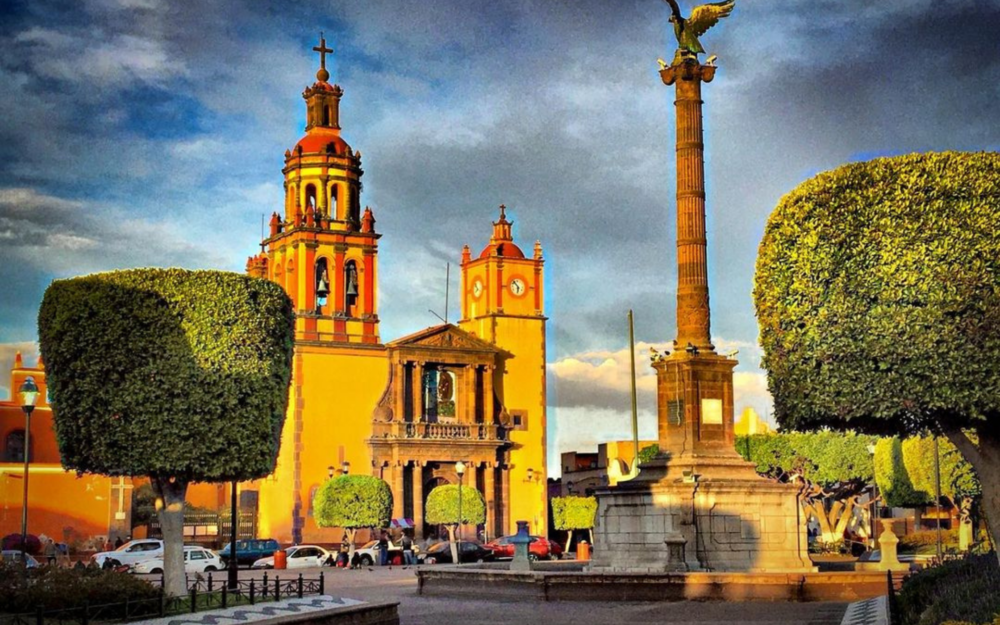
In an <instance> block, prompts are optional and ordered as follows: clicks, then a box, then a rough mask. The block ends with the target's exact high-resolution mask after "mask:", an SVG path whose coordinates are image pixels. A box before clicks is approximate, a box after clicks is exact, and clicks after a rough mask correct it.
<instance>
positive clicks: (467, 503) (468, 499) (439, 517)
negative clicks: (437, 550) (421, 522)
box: [424, 484, 486, 564]
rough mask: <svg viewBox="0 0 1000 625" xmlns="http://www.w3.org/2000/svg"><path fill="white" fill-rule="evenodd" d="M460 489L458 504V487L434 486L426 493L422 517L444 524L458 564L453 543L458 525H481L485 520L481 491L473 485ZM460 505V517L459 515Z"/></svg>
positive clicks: (452, 552)
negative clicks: (460, 502)
mask: <svg viewBox="0 0 1000 625" xmlns="http://www.w3.org/2000/svg"><path fill="white" fill-rule="evenodd" d="M461 491H462V505H461V506H459V505H458V492H459V488H458V486H457V485H455V484H444V485H442V486H438V487H436V488H435V489H434V490H432V491H431V492H430V494H428V495H427V503H426V507H425V508H424V518H425V519H426V520H427V522H428V523H432V524H435V525H444V526H446V527H447V528H448V536H449V542H451V555H452V558H453V561H454V562H455V564H458V548H457V547H456V544H455V533H456V531H457V530H458V526H459V525H481V524H483V523H485V522H486V500H484V499H483V495H482V493H480V492H479V491H478V490H476V489H475V488H473V487H469V486H466V487H464V488H462V489H461ZM459 507H461V509H462V510H461V517H460V516H459Z"/></svg>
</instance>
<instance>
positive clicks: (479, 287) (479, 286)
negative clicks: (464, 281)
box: [472, 280, 483, 297]
mask: <svg viewBox="0 0 1000 625" xmlns="http://www.w3.org/2000/svg"><path fill="white" fill-rule="evenodd" d="M482 294H483V283H482V281H481V280H476V281H475V282H473V283H472V296H473V297H479V296H480V295H482Z"/></svg>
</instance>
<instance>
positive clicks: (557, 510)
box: [552, 447, 648, 530]
mask: <svg viewBox="0 0 1000 625" xmlns="http://www.w3.org/2000/svg"><path fill="white" fill-rule="evenodd" d="M647 449H648V447H647ZM641 453H642V452H641V451H640V454H641ZM595 518H597V498H596V497H574V496H570V497H553V498H552V519H553V522H554V523H555V527H556V529H557V530H589V529H591V528H592V527H594V519H595Z"/></svg>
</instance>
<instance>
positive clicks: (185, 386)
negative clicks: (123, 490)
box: [38, 269, 294, 594]
mask: <svg viewBox="0 0 1000 625" xmlns="http://www.w3.org/2000/svg"><path fill="white" fill-rule="evenodd" d="M293 323H294V315H293V312H292V305H291V301H290V300H289V299H288V297H287V296H286V295H285V293H284V292H283V291H282V290H281V288H280V287H278V286H277V285H275V284H273V283H271V282H267V281H264V280H258V279H255V278H248V277H245V276H241V275H238V274H234V273H223V272H216V271H184V270H180V269H133V270H128V271H116V272H111V273H104V274H97V275H91V276H85V277H81V278H73V279H69V280H58V281H56V282H53V283H52V285H51V286H49V288H48V289H47V290H46V292H45V298H44V299H43V301H42V306H41V310H40V311H39V314H38V330H39V339H40V342H41V352H42V355H43V356H44V358H45V365H46V374H47V381H48V384H49V387H48V388H49V393H50V396H51V399H52V408H53V415H54V418H55V429H56V438H57V440H58V443H59V451H60V454H61V456H62V463H63V466H64V467H65V468H67V469H70V470H76V471H80V472H87V473H100V474H103V475H128V476H147V477H149V479H150V483H151V485H152V486H153V490H154V492H155V494H156V512H157V515H158V517H159V519H160V523H161V525H162V528H163V538H164V543H165V553H164V571H165V573H166V589H167V592H169V593H171V594H179V593H183V592H185V590H186V587H185V583H184V561H183V548H182V531H183V522H184V497H185V493H186V491H187V486H188V484H189V483H191V482H194V481H199V482H203V481H208V482H214V481H219V482H222V481H231V480H249V479H257V478H261V477H264V476H266V475H268V474H270V473H271V472H272V471H273V470H274V466H275V461H276V458H277V455H278V447H279V444H280V440H281V426H282V423H283V422H284V418H285V409H286V406H287V402H288V383H289V379H290V376H291V358H292V345H293V343H292V341H293Z"/></svg>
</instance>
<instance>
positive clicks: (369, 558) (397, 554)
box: [354, 540, 420, 566]
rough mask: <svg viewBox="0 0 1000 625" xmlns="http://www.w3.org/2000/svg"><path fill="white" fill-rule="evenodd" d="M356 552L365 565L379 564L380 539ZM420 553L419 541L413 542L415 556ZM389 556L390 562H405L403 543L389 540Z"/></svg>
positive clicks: (368, 543)
mask: <svg viewBox="0 0 1000 625" xmlns="http://www.w3.org/2000/svg"><path fill="white" fill-rule="evenodd" d="M354 553H356V554H358V561H359V562H360V563H361V564H363V565H365V566H371V565H373V564H378V561H379V560H378V541H377V540H372V541H369V542H367V543H365V545H364V546H362V547H359V548H358V549H356V550H355V551H354ZM419 553H420V547H418V546H417V543H413V556H414V557H417V556H418V554H419ZM388 556H389V564H403V545H402V544H401V543H395V542H393V541H392V540H389V549H388Z"/></svg>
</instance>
